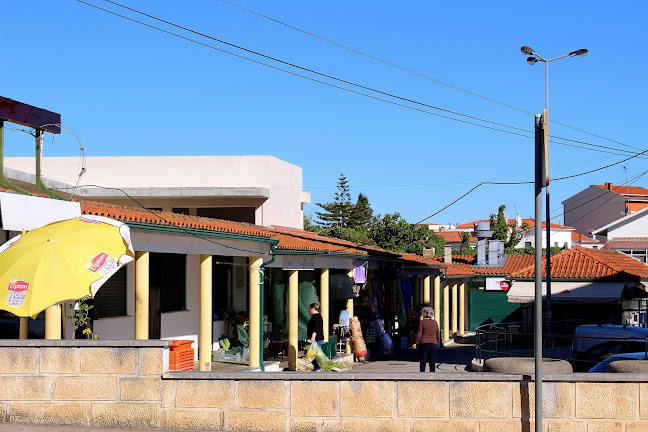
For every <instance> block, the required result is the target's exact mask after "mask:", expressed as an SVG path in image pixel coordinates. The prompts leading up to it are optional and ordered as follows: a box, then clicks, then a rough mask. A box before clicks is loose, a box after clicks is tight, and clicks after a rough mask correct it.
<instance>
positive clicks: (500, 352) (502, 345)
mask: <svg viewBox="0 0 648 432" xmlns="http://www.w3.org/2000/svg"><path fill="white" fill-rule="evenodd" d="M579 324H582V323H576V322H575V321H574V320H556V321H552V328H554V329H560V328H565V329H566V330H567V331H566V332H564V333H558V332H556V333H553V334H543V347H545V348H547V349H551V350H554V351H555V350H559V349H560V348H562V347H567V346H568V347H569V350H568V351H569V353H571V340H572V338H573V328H574V327H575V326H577V325H579ZM565 333H568V334H565ZM548 341H550V343H551V346H549V343H548ZM475 350H476V353H475V357H476V359H477V360H485V359H487V358H491V357H524V356H528V355H531V356H532V355H533V325H532V323H527V322H498V323H489V324H483V325H481V326H479V327H477V328H476V330H475ZM563 351H564V350H563Z"/></svg>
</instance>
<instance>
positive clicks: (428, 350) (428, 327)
mask: <svg viewBox="0 0 648 432" xmlns="http://www.w3.org/2000/svg"><path fill="white" fill-rule="evenodd" d="M421 316H422V317H423V319H422V320H421V322H420V323H419V329H418V334H417V335H416V341H415V342H414V345H412V348H416V346H417V345H418V348H419V354H420V356H421V363H420V367H419V371H420V372H425V363H429V364H430V372H434V371H435V370H436V368H435V363H436V356H437V352H438V350H439V342H440V341H441V333H440V332H439V325H438V324H437V322H436V321H435V320H434V310H433V309H432V308H431V307H429V306H426V307H424V308H423V309H421Z"/></svg>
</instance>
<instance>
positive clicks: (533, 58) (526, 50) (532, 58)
mask: <svg viewBox="0 0 648 432" xmlns="http://www.w3.org/2000/svg"><path fill="white" fill-rule="evenodd" d="M520 51H522V54H524V55H527V56H529V57H528V58H527V63H528V64H529V65H534V64H536V63H538V62H539V61H540V62H543V63H544V64H545V109H544V112H543V115H542V117H543V120H544V121H543V124H544V171H545V178H546V184H545V193H546V215H547V216H546V219H545V221H546V222H545V229H546V232H547V243H546V257H545V260H546V263H547V276H546V281H547V283H546V286H547V294H546V309H545V316H546V324H547V342H548V345H550V343H549V342H550V340H551V320H552V318H553V312H552V308H551V207H550V205H549V63H551V62H552V61H555V60H559V59H562V58H565V57H585V56H586V55H587V54H588V52H589V51H588V50H586V49H579V50H576V51H572V52H570V53H569V54H565V55H561V56H559V57H555V58H552V59H549V60H547V59H545V58H544V57H542V56H541V55H540V54H538V53H537V52H535V51H534V50H533V49H532V48H530V47H528V46H523V47H522V48H520ZM536 223H538V221H536ZM540 223H542V221H540Z"/></svg>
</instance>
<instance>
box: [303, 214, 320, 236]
mask: <svg viewBox="0 0 648 432" xmlns="http://www.w3.org/2000/svg"><path fill="white" fill-rule="evenodd" d="M321 230H322V227H321V226H319V225H317V224H316V223H315V222H313V217H312V216H311V215H307V214H305V213H304V231H311V232H314V233H319V232H320V231H321Z"/></svg>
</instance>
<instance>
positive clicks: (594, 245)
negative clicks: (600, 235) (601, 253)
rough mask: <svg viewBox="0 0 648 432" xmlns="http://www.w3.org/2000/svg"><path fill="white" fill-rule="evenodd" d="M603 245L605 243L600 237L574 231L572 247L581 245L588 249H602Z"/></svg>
mask: <svg viewBox="0 0 648 432" xmlns="http://www.w3.org/2000/svg"><path fill="white" fill-rule="evenodd" d="M603 245H604V243H603V242H601V241H600V240H598V239H594V238H592V237H588V236H586V235H585V234H580V233H577V232H576V231H572V247H577V246H580V247H584V248H587V249H601V248H602V247H603Z"/></svg>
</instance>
